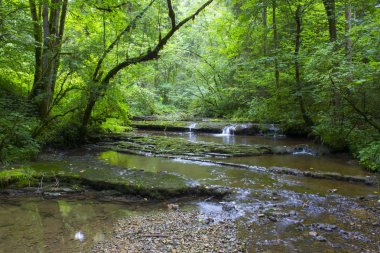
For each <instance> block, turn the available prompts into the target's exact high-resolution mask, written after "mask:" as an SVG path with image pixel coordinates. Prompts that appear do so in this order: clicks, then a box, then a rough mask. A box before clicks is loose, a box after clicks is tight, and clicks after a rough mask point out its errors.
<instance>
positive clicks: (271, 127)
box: [269, 124, 280, 134]
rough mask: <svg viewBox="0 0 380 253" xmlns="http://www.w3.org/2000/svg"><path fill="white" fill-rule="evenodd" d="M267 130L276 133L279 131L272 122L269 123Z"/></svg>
mask: <svg viewBox="0 0 380 253" xmlns="http://www.w3.org/2000/svg"><path fill="white" fill-rule="evenodd" d="M269 131H272V132H274V133H275V134H276V133H277V132H278V131H280V129H279V128H277V127H275V126H274V124H270V127H269Z"/></svg>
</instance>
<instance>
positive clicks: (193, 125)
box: [187, 123, 197, 133]
mask: <svg viewBox="0 0 380 253" xmlns="http://www.w3.org/2000/svg"><path fill="white" fill-rule="evenodd" d="M196 126H197V123H191V124H190V125H189V126H188V127H187V128H189V132H190V133H191V132H192V131H193V129H194V128H195V127H196Z"/></svg>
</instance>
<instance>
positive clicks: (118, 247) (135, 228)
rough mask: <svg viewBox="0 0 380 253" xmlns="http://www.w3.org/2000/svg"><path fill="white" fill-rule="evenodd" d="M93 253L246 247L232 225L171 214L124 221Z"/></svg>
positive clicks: (194, 215)
mask: <svg viewBox="0 0 380 253" xmlns="http://www.w3.org/2000/svg"><path fill="white" fill-rule="evenodd" d="M92 252H104V253H105V252H128V253H129V252H131V253H132V252H170V253H179V252H245V244H244V243H243V242H240V241H239V240H238V239H237V228H236V225H235V224H234V223H233V222H231V221H227V222H221V223H214V222H213V220H212V219H211V218H208V219H201V218H199V213H198V212H195V211H193V212H182V211H170V212H165V213H160V214H154V215H146V216H137V217H131V218H123V219H122V220H120V221H118V223H117V224H116V227H115V230H114V233H113V236H112V238H111V239H110V240H108V241H104V242H101V243H98V244H97V245H96V246H95V247H94V248H93V251H92Z"/></svg>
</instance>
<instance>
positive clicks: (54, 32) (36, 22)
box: [29, 0, 68, 119]
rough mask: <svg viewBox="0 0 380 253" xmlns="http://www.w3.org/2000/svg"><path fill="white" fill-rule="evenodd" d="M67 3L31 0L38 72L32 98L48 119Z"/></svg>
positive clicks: (42, 114)
mask: <svg viewBox="0 0 380 253" xmlns="http://www.w3.org/2000/svg"><path fill="white" fill-rule="evenodd" d="M67 4H68V0H51V1H44V2H42V1H38V2H37V3H36V1H35V0H29V5H30V13H31V17H32V21H33V36H34V40H35V46H34V47H35V49H34V58H35V70H34V81H33V88H32V90H31V93H30V95H29V98H30V100H31V101H32V103H33V104H35V105H36V107H37V111H38V115H39V117H40V118H41V119H46V118H47V117H48V116H49V113H50V110H51V103H52V99H53V94H54V88H55V83H56V80H57V72H58V68H59V62H60V54H61V48H62V37H63V32H64V28H65V20H66V12H67Z"/></svg>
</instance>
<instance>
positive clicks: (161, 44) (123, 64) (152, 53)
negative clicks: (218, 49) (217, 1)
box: [102, 0, 213, 84]
mask: <svg viewBox="0 0 380 253" xmlns="http://www.w3.org/2000/svg"><path fill="white" fill-rule="evenodd" d="M168 2H169V0H168ZM212 2H213V0H208V1H207V2H206V3H204V4H203V5H202V6H201V7H199V8H198V10H196V11H195V12H194V13H193V14H192V15H190V16H188V17H187V18H185V19H184V20H182V21H181V22H179V23H178V24H177V25H175V26H174V27H172V28H171V29H170V31H169V32H168V33H167V34H166V35H165V36H164V37H163V38H162V39H161V40H159V41H158V43H157V45H156V46H155V47H154V49H153V50H152V51H150V50H148V51H147V52H146V53H145V54H142V55H140V56H138V57H134V58H131V59H127V60H125V61H123V62H121V63H120V64H118V65H116V66H115V67H114V68H113V69H111V70H110V71H109V72H108V73H107V75H106V76H105V77H104V79H103V80H102V83H103V84H108V83H109V81H110V80H111V79H112V78H113V77H114V76H115V75H116V74H117V73H118V72H119V71H120V70H122V69H124V68H126V67H128V66H130V65H132V64H136V63H140V62H145V61H149V60H153V59H157V58H158V57H159V56H158V53H159V52H160V51H161V50H162V49H163V47H164V46H165V45H166V43H167V42H168V41H169V39H170V38H171V37H172V36H173V35H174V33H175V32H176V31H178V30H179V29H180V28H181V27H182V26H183V25H185V24H186V23H187V22H188V21H190V20H192V19H194V18H195V17H196V16H197V15H198V14H199V13H200V12H201V11H202V10H204V9H205V8H206V7H207V6H208V5H210V4H211V3H212ZM170 3H171V2H170ZM168 8H169V13H170V7H169V4H168ZM171 10H173V9H171ZM171 21H172V24H173V19H172V20H171Z"/></svg>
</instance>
